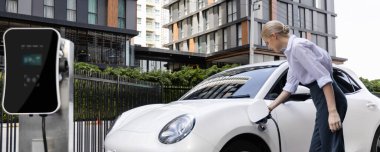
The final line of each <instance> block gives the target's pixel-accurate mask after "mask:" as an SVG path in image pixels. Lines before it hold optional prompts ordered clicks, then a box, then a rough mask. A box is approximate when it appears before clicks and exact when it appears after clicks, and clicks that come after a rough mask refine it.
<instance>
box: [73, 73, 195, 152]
mask: <svg viewBox="0 0 380 152" xmlns="http://www.w3.org/2000/svg"><path fill="white" fill-rule="evenodd" d="M189 89H190V87H175V86H167V87H162V86H160V85H159V84H158V83H153V82H146V81H139V80H134V79H129V78H125V77H117V76H112V75H105V74H100V73H89V72H83V71H82V72H80V71H77V72H76V74H75V81H74V90H75V91H74V92H75V93H74V120H75V122H74V138H75V139H74V150H75V152H103V151H104V147H103V141H104V139H105V136H106V134H107V131H108V129H109V127H110V126H111V124H112V123H113V121H114V119H115V118H116V117H117V116H119V115H120V114H121V113H123V112H125V111H127V110H129V109H132V108H135V107H139V106H143V105H147V104H155V103H167V102H170V101H174V100H177V99H178V98H179V97H180V96H182V95H183V94H184V93H185V92H187V91H188V90H189Z"/></svg>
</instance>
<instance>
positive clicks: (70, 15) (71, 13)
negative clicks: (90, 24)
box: [67, 0, 77, 22]
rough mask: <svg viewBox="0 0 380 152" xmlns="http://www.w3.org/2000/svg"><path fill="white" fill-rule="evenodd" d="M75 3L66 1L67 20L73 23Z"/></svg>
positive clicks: (75, 12)
mask: <svg viewBox="0 0 380 152" xmlns="http://www.w3.org/2000/svg"><path fill="white" fill-rule="evenodd" d="M76 3H77V1H76V0H67V20H68V21H73V22H75V21H76V20H77V18H76V16H77V6H76Z"/></svg>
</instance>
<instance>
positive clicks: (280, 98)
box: [268, 90, 290, 111]
mask: <svg viewBox="0 0 380 152" xmlns="http://www.w3.org/2000/svg"><path fill="white" fill-rule="evenodd" d="M289 96H290V93H289V92H288V91H284V90H283V91H282V92H281V93H280V95H279V96H278V97H277V98H276V99H275V100H274V101H273V102H272V103H271V104H270V105H269V106H268V109H269V111H272V110H273V109H274V108H276V107H277V106H278V105H280V104H281V103H283V102H284V101H285V100H287V99H288V98H289Z"/></svg>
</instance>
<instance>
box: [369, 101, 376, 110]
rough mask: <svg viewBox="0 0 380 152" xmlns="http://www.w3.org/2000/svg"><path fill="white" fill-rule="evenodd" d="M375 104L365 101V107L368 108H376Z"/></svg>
mask: <svg viewBox="0 0 380 152" xmlns="http://www.w3.org/2000/svg"><path fill="white" fill-rule="evenodd" d="M376 106H377V105H376V104H375V103H372V102H369V103H367V107H368V108H369V109H373V108H376Z"/></svg>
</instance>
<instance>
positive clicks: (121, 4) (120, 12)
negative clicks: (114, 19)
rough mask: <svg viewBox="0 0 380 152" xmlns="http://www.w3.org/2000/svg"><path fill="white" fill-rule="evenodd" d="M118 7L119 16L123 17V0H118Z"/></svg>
mask: <svg viewBox="0 0 380 152" xmlns="http://www.w3.org/2000/svg"><path fill="white" fill-rule="evenodd" d="M118 7H119V8H118V14H119V17H122V18H125V0H119V2H118Z"/></svg>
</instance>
